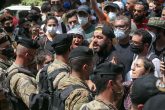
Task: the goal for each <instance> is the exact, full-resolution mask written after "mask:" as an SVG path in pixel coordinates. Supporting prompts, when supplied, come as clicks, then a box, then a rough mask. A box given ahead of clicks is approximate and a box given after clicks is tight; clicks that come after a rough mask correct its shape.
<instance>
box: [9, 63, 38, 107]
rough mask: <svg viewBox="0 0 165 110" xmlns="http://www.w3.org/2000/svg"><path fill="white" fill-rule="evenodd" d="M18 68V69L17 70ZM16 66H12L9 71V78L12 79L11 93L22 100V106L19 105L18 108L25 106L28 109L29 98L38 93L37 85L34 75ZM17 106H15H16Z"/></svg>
mask: <svg viewBox="0 0 165 110" xmlns="http://www.w3.org/2000/svg"><path fill="white" fill-rule="evenodd" d="M16 67H17V68H16ZM18 67H19V66H16V65H12V66H11V67H10V68H9V69H10V72H9V74H8V76H10V75H11V78H10V83H9V84H10V85H9V87H10V90H11V91H10V92H11V93H12V94H13V96H14V97H15V98H16V99H21V100H22V101H21V103H22V105H21V104H20V103H19V104H20V105H19V104H18V105H16V106H24V107H25V108H26V109H27V108H28V106H29V97H30V95H31V94H32V93H36V92H37V83H36V80H35V78H34V75H33V74H32V73H31V72H30V71H28V70H27V69H25V68H21V67H19V68H18ZM14 106H15V105H14Z"/></svg>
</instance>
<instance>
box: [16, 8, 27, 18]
mask: <svg viewBox="0 0 165 110" xmlns="http://www.w3.org/2000/svg"><path fill="white" fill-rule="evenodd" d="M28 15H29V12H28V11H27V10H22V11H20V12H19V13H18V17H19V19H21V18H27V16H28Z"/></svg>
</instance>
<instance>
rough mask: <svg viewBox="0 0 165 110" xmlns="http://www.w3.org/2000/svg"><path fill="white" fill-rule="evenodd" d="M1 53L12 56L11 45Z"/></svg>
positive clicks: (8, 56)
mask: <svg viewBox="0 0 165 110" xmlns="http://www.w3.org/2000/svg"><path fill="white" fill-rule="evenodd" d="M2 55H5V56H6V57H7V58H13V57H14V49H13V48H12V47H8V48H5V49H3V50H2Z"/></svg>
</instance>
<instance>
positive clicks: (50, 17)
mask: <svg viewBox="0 0 165 110" xmlns="http://www.w3.org/2000/svg"><path fill="white" fill-rule="evenodd" d="M51 19H53V20H54V21H55V22H56V23H58V20H57V18H56V17H54V16H48V17H47V18H46V21H45V24H46V25H47V23H48V21H49V20H51Z"/></svg>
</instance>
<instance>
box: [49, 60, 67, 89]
mask: <svg viewBox="0 0 165 110" xmlns="http://www.w3.org/2000/svg"><path fill="white" fill-rule="evenodd" d="M60 68H65V69H66V70H68V71H66V72H61V73H60V74H58V75H57V76H56V78H55V79H54V81H53V87H54V88H55V87H57V85H58V82H59V81H60V80H61V79H62V78H63V77H64V76H65V75H67V74H68V72H69V71H70V67H69V66H68V65H67V64H66V63H64V62H62V61H60V60H57V59H55V60H54V61H53V63H51V64H50V65H49V67H48V70H47V73H48V74H50V73H51V72H53V71H54V70H57V69H60Z"/></svg>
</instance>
